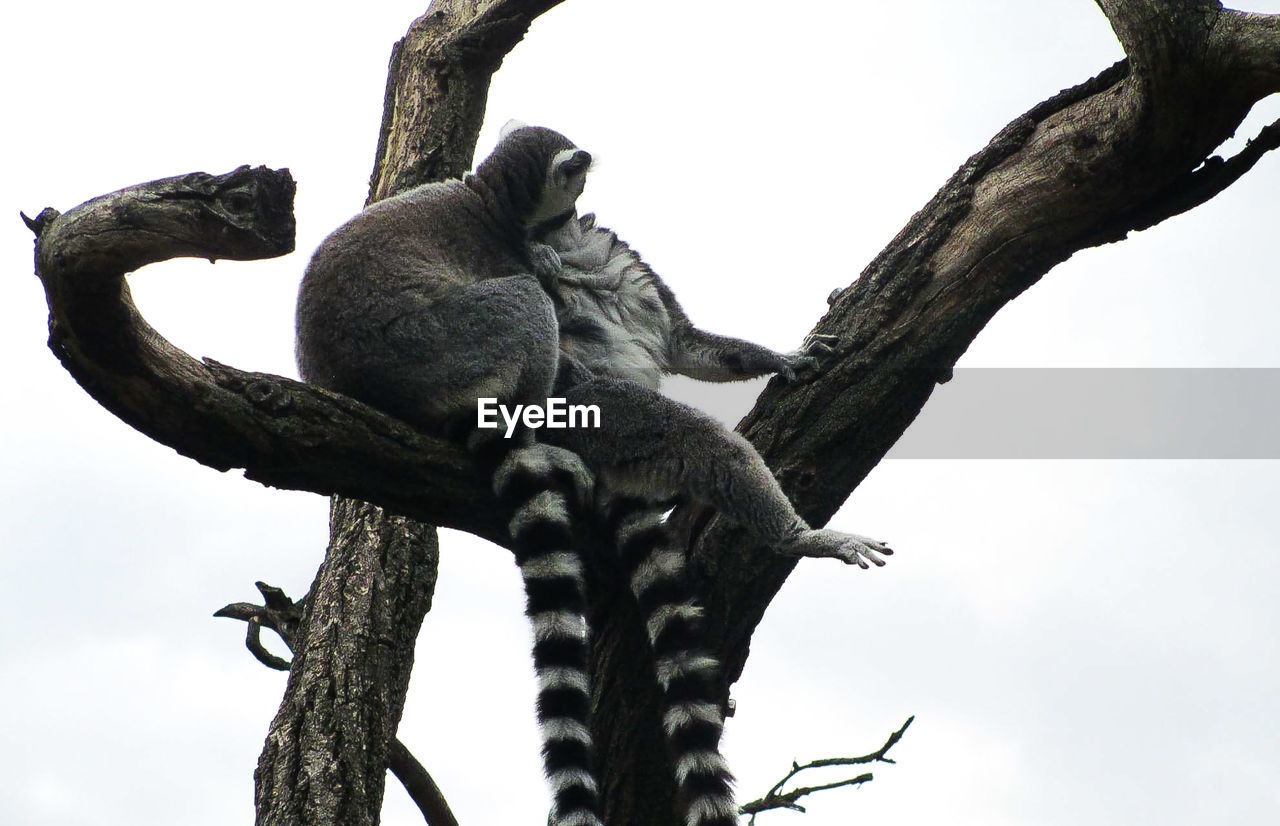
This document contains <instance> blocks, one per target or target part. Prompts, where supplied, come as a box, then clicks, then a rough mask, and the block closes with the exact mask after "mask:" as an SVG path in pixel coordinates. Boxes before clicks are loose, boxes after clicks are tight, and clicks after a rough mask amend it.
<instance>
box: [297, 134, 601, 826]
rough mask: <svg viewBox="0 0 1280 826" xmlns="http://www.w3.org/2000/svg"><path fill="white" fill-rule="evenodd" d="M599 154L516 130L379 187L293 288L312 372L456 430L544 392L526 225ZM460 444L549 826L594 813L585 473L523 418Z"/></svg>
mask: <svg viewBox="0 0 1280 826" xmlns="http://www.w3.org/2000/svg"><path fill="white" fill-rule="evenodd" d="M590 163H591V156H590V155H589V154H587V153H586V152H584V151H582V150H580V149H578V148H577V147H575V146H574V145H573V144H572V143H571V142H570V141H569V140H568V139H567V138H565V137H564V136H562V135H560V134H558V133H556V132H552V131H551V130H547V129H521V130H518V131H515V132H513V133H511V134H508V135H506V136H504V137H503V139H502V140H501V141H500V142H499V144H498V146H497V148H496V149H494V151H493V153H492V154H491V155H490V156H489V157H488V158H486V159H485V160H484V162H482V163H481V164H480V165H479V167H477V169H476V171H475V173H474V174H473V175H468V176H467V177H466V178H464V179H463V180H453V181H447V182H444V183H435V184H427V185H425V186H421V187H418V188H416V189H413V190H410V191H408V192H405V193H403V194H401V195H398V196H395V197H393V198H388V199H386V200H384V201H380V202H378V203H375V204H373V205H371V206H370V207H369V208H367V209H366V210H365V211H364V212H362V213H360V214H359V215H357V216H355V217H354V218H352V219H351V220H350V221H348V222H347V223H346V224H344V225H343V226H341V227H339V228H338V229H337V230H335V231H334V232H333V233H332V234H331V235H330V236H329V237H328V238H326V239H325V240H324V241H323V242H322V243H321V244H320V247H319V248H318V249H317V250H316V252H315V254H314V256H313V257H312V259H311V263H310V264H309V265H308V267H307V271H306V274H305V276H304V277H303V281H302V286H301V289H300V291H299V296H298V314H297V332H298V340H297V355H298V367H299V371H300V372H301V374H302V376H303V378H305V379H306V380H308V381H310V382H313V383H315V384H318V385H321V386H322V387H326V388H328V389H330V390H335V391H338V392H340V393H345V394H347V395H350V396H353V397H355V398H357V399H360V400H362V401H364V402H367V403H369V404H371V405H373V406H375V407H378V408H381V409H383V410H385V411H387V412H389V413H392V414H393V415H396V416H398V417H400V418H402V419H404V420H406V421H408V422H411V423H413V424H415V425H418V426H420V427H423V428H424V429H427V430H430V431H435V432H441V433H448V434H454V433H457V432H458V430H459V429H460V428H462V427H465V426H466V425H467V424H468V423H470V424H474V423H475V421H476V400H477V399H478V398H480V397H495V398H497V399H498V400H499V401H501V402H502V403H503V404H507V405H513V404H539V405H542V404H545V403H546V400H547V397H548V396H549V395H550V393H551V390H552V382H553V380H554V378H555V374H556V366H557V362H558V354H557V348H558V340H559V339H558V332H557V326H556V318H555V311H554V309H553V308H552V304H551V301H550V300H549V299H548V297H547V294H546V292H545V291H544V290H543V288H542V286H541V285H540V284H539V282H538V280H536V279H535V278H534V277H531V276H530V275H529V274H530V273H538V274H539V275H540V276H542V277H545V276H546V275H547V272H548V271H547V269H546V266H545V263H546V261H545V260H544V259H545V258H546V256H547V253H548V251H547V249H546V248H545V247H540V246H538V245H533V244H530V243H529V235H530V229H531V228H532V227H534V226H535V225H537V224H538V223H540V222H542V221H544V220H545V219H547V218H548V217H551V216H554V215H557V214H561V213H563V212H564V211H565V210H572V209H573V204H574V201H575V199H576V198H577V197H578V195H579V194H580V193H581V192H582V187H583V184H584V181H585V175H586V171H587V167H588V166H590ZM550 257H551V258H552V259H554V255H553V254H552V255H551V256H550ZM468 446H469V448H470V449H471V450H472V451H473V453H474V454H475V456H476V458H477V460H478V461H479V462H480V464H481V465H482V466H483V467H484V468H485V469H486V471H487V472H489V473H491V474H492V475H493V481H494V489H495V492H496V493H497V494H498V496H499V498H500V500H501V501H502V502H503V504H504V505H506V506H507V507H508V508H509V510H510V526H511V535H512V540H513V546H514V550H515V554H516V560H517V562H518V563H519V565H520V572H521V576H522V578H523V580H524V586H525V593H526V602H527V613H528V615H529V617H530V619H531V621H532V624H533V630H534V648H533V659H534V668H535V670H536V672H537V678H538V681H539V693H538V720H539V724H540V726H541V728H542V732H543V755H544V765H545V769H546V773H547V777H548V781H549V783H550V785H551V789H552V794H553V798H554V804H553V805H554V809H553V819H554V824H555V826H599V824H600V818H599V808H600V807H599V799H598V798H599V793H598V790H597V787H596V782H595V780H594V778H593V775H592V768H591V737H590V734H589V730H588V728H587V726H588V716H587V715H588V709H589V708H590V705H591V698H590V694H589V693H588V685H587V670H586V666H587V629H586V621H585V619H584V615H583V612H584V610H585V600H584V594H583V575H582V561H581V559H580V557H579V556H578V554H577V552H576V551H575V549H574V548H573V547H572V543H571V541H570V521H569V520H570V514H571V512H572V510H573V508H574V507H575V504H576V502H577V501H579V500H582V499H583V498H584V497H586V496H587V495H588V488H589V486H590V484H591V477H590V474H589V473H588V472H587V470H586V469H585V467H584V466H583V465H582V463H581V461H580V460H579V459H578V458H577V457H575V456H573V455H572V454H571V453H569V452H567V451H565V450H563V449H560V448H555V447H552V446H549V445H542V444H537V443H535V442H534V440H533V438H532V434H531V433H530V431H528V430H520V431H518V432H517V433H516V435H515V437H514V438H512V439H504V438H502V437H501V435H500V431H494V430H487V431H486V430H478V429H472V430H471V431H470V433H469V437H468Z"/></svg>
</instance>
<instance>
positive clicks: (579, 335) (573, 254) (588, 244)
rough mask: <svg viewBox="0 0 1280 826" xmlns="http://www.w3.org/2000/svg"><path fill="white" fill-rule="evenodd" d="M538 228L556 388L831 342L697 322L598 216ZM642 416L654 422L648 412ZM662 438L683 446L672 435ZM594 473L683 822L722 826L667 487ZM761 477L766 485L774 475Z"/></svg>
mask: <svg viewBox="0 0 1280 826" xmlns="http://www.w3.org/2000/svg"><path fill="white" fill-rule="evenodd" d="M537 238H538V240H541V241H544V242H545V243H546V244H548V245H550V247H551V248H552V249H553V250H554V251H555V252H556V253H557V255H558V257H559V261H560V272H559V274H558V277H557V278H556V280H555V283H554V285H552V286H550V287H549V292H550V293H551V294H552V297H553V298H554V299H555V303H556V316H557V320H558V322H559V326H560V351H561V354H562V359H561V376H560V386H561V388H562V389H563V388H566V387H567V388H572V387H573V386H574V385H575V384H576V383H577V382H580V381H588V383H590V382H589V378H588V377H592V376H595V377H600V376H604V377H612V378H616V379H623V380H629V382H635V383H637V384H640V385H643V386H644V387H646V388H649V389H651V390H656V389H657V388H658V386H659V383H660V380H661V377H662V376H663V375H669V374H673V373H674V374H682V375H686V376H689V377H691V378H695V379H701V380H704V381H734V380H741V379H748V378H752V377H755V376H760V375H764V374H767V373H779V374H782V375H783V376H785V377H786V378H788V379H793V378H795V375H796V373H797V372H798V371H802V370H806V369H810V368H813V367H815V366H816V365H817V362H818V359H819V358H820V357H821V356H824V355H826V354H829V353H830V352H831V347H830V343H829V342H833V341H834V337H814V338H812V339H810V340H809V342H808V343H807V344H806V346H804V347H802V348H801V349H800V350H798V351H796V352H794V353H789V354H783V353H776V352H774V351H773V350H770V349H768V348H766V347H762V346H760V345H758V344H753V343H751V342H749V341H743V340H741V339H736V338H729V337H727V336H720V335H716V334H714V333H708V332H705V331H703V330H700V329H698V328H697V327H695V326H694V325H693V324H692V322H690V321H689V318H688V316H687V315H685V313H684V311H683V309H681V307H680V304H679V302H677V301H676V298H675V295H674V294H673V293H672V292H671V290H670V289H668V288H667V286H666V284H665V283H663V281H662V279H661V278H659V277H658V275H657V274H656V273H655V272H654V271H653V270H652V269H651V268H650V267H649V266H648V265H647V264H645V262H644V261H643V260H642V259H641V258H640V256H639V255H638V254H637V253H636V252H635V251H634V250H633V249H632V248H631V247H630V246H629V245H628V244H627V243H626V242H624V241H622V240H621V239H619V238H618V236H617V234H616V233H614V232H613V231H612V230H609V229H606V228H604V227H601V226H597V225H596V223H595V218H594V216H592V215H587V216H584V217H582V218H578V217H577V216H576V215H574V214H568V215H564V216H560V220H559V221H552V222H549V223H548V224H547V225H546V226H544V227H542V228H541V232H540V233H539V234H538V236H537ZM631 396H632V398H633V399H634V398H641V397H643V398H647V399H649V401H650V403H651V404H653V406H654V408H657V409H659V410H660V411H661V412H662V413H663V414H664V415H668V416H674V417H678V418H680V419H682V420H683V421H685V422H686V424H685V425H684V428H685V429H689V426H688V424H687V422H691V421H695V420H697V419H699V418H701V414H699V413H698V412H697V411H694V410H692V409H691V408H687V407H684V406H683V405H679V404H678V403H676V402H674V401H671V400H667V399H665V398H663V397H657V398H661V399H662V401H661V403H659V402H657V401H656V400H655V399H654V397H656V394H649V393H644V392H643V391H641V390H640V388H635V390H634V391H633V392H632V393H631ZM614 412H618V411H614ZM605 415H606V417H607V416H608V415H609V413H608V412H606V414H605ZM649 417H650V418H653V419H656V420H659V421H660V420H661V416H652V413H650V414H649ZM700 426H701V428H704V429H708V430H715V429H719V430H720V438H721V439H722V440H723V441H722V444H726V445H727V444H733V445H734V446H735V447H738V448H739V449H740V450H741V451H742V456H743V458H744V459H745V461H746V464H748V465H750V466H754V467H755V468H756V469H757V472H758V469H759V468H762V467H763V465H764V462H763V460H761V459H760V457H759V456H758V455H757V454H756V453H755V450H754V449H753V448H751V447H750V445H749V444H748V443H747V442H746V440H744V439H741V437H739V436H737V435H736V434H732V433H730V432H728V431H727V430H724V429H723V428H720V427H719V425H718V424H716V423H714V422H711V421H710V420H704V421H703V422H702V423H701V425H700ZM655 435H656V434H655ZM595 441H597V442H598V441H599V439H597V440H595ZM667 441H670V442H672V443H673V444H676V445H677V446H683V444H684V443H683V442H682V440H680V439H671V438H668V439H667ZM565 444H566V445H567V446H570V447H571V449H573V450H576V451H580V452H582V454H583V455H584V457H585V458H587V460H588V462H589V463H593V459H596V460H597V461H598V457H596V456H593V455H592V451H591V450H590V449H589V446H587V445H583V444H579V443H577V442H576V441H573V440H569V441H567V442H565ZM671 460H672V461H674V462H680V461H683V460H684V457H682V456H679V455H672V457H671ZM765 473H767V471H765ZM769 480H770V482H772V477H771V476H770V477H769ZM601 481H602V483H603V484H602V485H601V486H600V490H599V491H598V494H599V499H600V501H601V502H602V504H603V511H604V513H605V517H606V524H607V525H608V527H609V528H610V529H611V530H612V532H613V536H614V542H615V544H616V546H617V551H618V555H619V560H620V562H621V563H622V566H623V570H624V572H625V573H626V575H627V576H628V578H629V585H630V587H631V591H632V593H633V595H634V596H635V598H636V601H637V603H638V604H639V606H640V609H641V611H642V614H643V616H644V621H645V627H646V631H647V633H648V637H649V642H650V646H651V648H652V649H653V656H654V663H655V671H656V674H657V677H658V683H659V686H660V688H661V689H662V695H663V728H664V729H665V733H666V735H667V740H668V743H669V744H670V748H671V752H672V759H673V762H674V764H675V769H676V778H677V781H678V784H679V787H680V794H681V798H682V799H683V801H684V804H685V807H686V823H687V824H690V825H691V826H730V824H734V823H736V822H737V817H736V815H737V806H736V804H735V803H734V797H733V791H732V788H731V786H730V781H731V777H730V774H729V771H728V767H727V766H726V765H725V763H724V760H723V758H722V757H721V756H720V754H719V742H720V736H721V732H722V728H723V721H722V716H721V709H720V704H719V701H720V697H721V694H722V687H721V683H720V674H719V671H720V664H719V662H718V661H717V660H716V659H715V658H714V657H713V656H711V655H709V654H707V653H705V652H704V651H703V650H702V645H703V644H702V640H701V628H700V625H701V622H700V621H701V609H700V608H699V607H698V604H697V601H696V599H695V595H694V593H693V589H692V587H691V584H690V582H689V580H688V576H687V573H686V558H685V553H684V550H683V548H682V547H681V546H680V545H679V539H678V537H676V536H675V535H674V534H673V533H672V531H671V530H670V529H669V527H668V526H667V524H666V522H665V520H664V519H663V511H664V509H665V508H666V506H667V505H668V504H669V503H668V502H667V501H665V500H664V494H667V493H670V492H671V491H670V489H669V488H667V487H664V486H662V485H654V484H652V483H650V484H647V485H646V484H644V483H642V484H640V485H637V484H635V481H634V480H633V479H632V478H630V477H629V475H628V474H627V473H626V472H623V473H621V474H619V473H617V472H616V470H615V471H614V472H612V473H611V472H610V471H609V470H605V471H603V472H602V473H601ZM772 487H773V488H774V489H775V490H776V484H775V485H773V486H772ZM702 495H703V496H704V497H705V496H706V493H705V492H703V494H702ZM778 495H779V496H780V495H781V494H780V492H779V493H778ZM695 496H697V494H695ZM862 541H863V542H864V543H865V545H866V552H865V553H864V554H862V555H855V556H854V557H853V558H852V559H851V560H848V561H852V562H856V563H857V564H858V565H860V566H862V567H864V568H865V567H867V566H868V562H871V563H873V564H876V565H883V564H884V562H883V560H881V559H880V558H879V557H878V556H877V555H876V553H875V552H876V551H879V552H880V553H885V554H889V553H892V551H890V550H889V549H888V548H886V547H884V546H883V545H882V544H880V543H876V542H873V541H871V540H862Z"/></svg>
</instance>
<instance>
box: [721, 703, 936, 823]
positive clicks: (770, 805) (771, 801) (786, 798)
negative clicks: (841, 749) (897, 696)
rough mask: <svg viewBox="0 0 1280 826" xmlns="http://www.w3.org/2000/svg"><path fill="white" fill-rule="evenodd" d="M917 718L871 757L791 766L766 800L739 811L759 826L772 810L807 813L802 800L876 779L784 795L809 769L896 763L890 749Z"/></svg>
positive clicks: (864, 775)
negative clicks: (760, 817) (762, 815)
mask: <svg viewBox="0 0 1280 826" xmlns="http://www.w3.org/2000/svg"><path fill="white" fill-rule="evenodd" d="M915 719H916V718H915V717H914V716H911V717H908V718H907V721H906V722H905V723H903V724H902V726H901V727H900V728H899V729H898V730H897V731H895V732H894V733H893V734H890V735H889V739H888V740H885V741H884V745H883V746H881V747H880V748H878V749H876V750H875V751H873V752H872V753H870V754H864V755H863V756H861V757H827V758H824V759H822V760H814V761H812V762H810V763H805V764H804V765H800V764H799V763H792V764H791V771H789V772H787V774H786V776H784V777H783V778H782V779H781V780H779V781H778V782H777V783H775V784H774V785H773V788H772V789H770V790H769V791H768V792H766V793H765V795H764V797H761V798H760V799H758V800H753V801H751V802H750V803H744V804H743V805H742V806H741V807H740V811H741V812H742V814H744V815H750V816H751V820H750V821H749V823H750V824H752V826H754V824H755V822H756V815H758V814H760V813H761V812H767V811H769V810H770V809H791V810H792V811H796V812H804V810H805V809H804V806H801V805H800V803H799V802H798V801H799V800H800V798H802V797H805V796H807V795H811V794H813V793H814V792H825V791H829V790H831V789H839V788H843V787H845V786H861V785H862V784H863V783H868V782H870V781H871V780H873V779H874V776H873V775H872V774H871V772H864V773H862V774H859V775H857V776H856V777H850V778H848V779H845V780H836V781H833V782H830V783H820V784H818V785H815V786H798V787H796V788H794V789H791V790H790V791H783V789H784V788H785V787H786V785H787V784H788V783H790V782H791V780H792V779H793V778H795V777H796V775H798V774H800V773H801V772H804V771H808V770H810V769H824V768H830V767H832V766H865V765H867V764H868V763H893V762H894V760H893V759H891V758H890V757H889V756H888V754H889V749H891V748H893V747H894V746H895V745H897V743H898V741H899V740H901V739H902V735H903V734H905V733H906V731H907V728H908V727H909V726H910V725H911V724H912V723H913V722H914V721H915Z"/></svg>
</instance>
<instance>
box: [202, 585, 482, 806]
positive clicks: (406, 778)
mask: <svg viewBox="0 0 1280 826" xmlns="http://www.w3.org/2000/svg"><path fill="white" fill-rule="evenodd" d="M254 585H256V586H257V588H258V592H259V593H261V594H262V601H263V604H262V605H254V604H253V603H251V602H233V603H231V604H230V605H226V606H223V607H222V608H220V609H218V610H217V611H215V612H214V614H213V615H214V616H215V617H226V618H228V619H235V620H240V621H241V622H243V623H245V624H246V625H248V631H247V632H246V634H245V641H244V644H245V647H246V648H248V649H249V653H251V654H253V656H254V659H256V660H257V661H258V662H260V663H262V664H263V665H265V666H266V667H267V668H274V669H276V670H277V671H288V670H289V666H290V662H289V661H288V660H286V659H284V658H283V657H277V656H276V655H275V654H272V653H271V652H270V651H268V650H267V649H266V647H265V646H264V645H263V644H262V629H263V628H266V629H269V630H271V631H274V632H276V634H277V635H278V636H279V637H280V639H281V641H283V642H284V644H285V645H286V646H287V647H288V648H289V651H290V652H292V651H293V643H294V635H295V634H296V633H297V630H298V628H299V627H300V626H301V625H302V611H303V608H304V606H305V605H306V601H307V598H306V597H305V596H304V597H303V598H302V599H300V600H298V601H297V602H294V601H293V600H291V599H289V597H288V596H287V595H286V594H285V592H284V591H282V590H281V589H279V588H276V587H275V586H272V585H268V584H266V583H265V582H255V583H254ZM387 768H388V769H390V770H391V773H392V774H394V775H395V776H396V779H397V780H399V781H400V783H401V784H402V785H403V786H404V789H405V791H407V792H408V793H409V797H410V798H411V799H412V800H413V802H414V803H415V804H417V806H418V810H419V811H420V812H422V817H423V819H424V820H425V821H426V822H427V826H458V819H457V818H455V817H454V816H453V812H452V811H451V810H450V809H449V803H448V801H446V800H445V798H444V795H443V794H442V793H441V792H440V787H439V786H437V785H436V782H435V780H434V779H432V777H431V775H430V773H428V772H427V770H426V768H425V767H423V765H422V764H421V763H420V762H418V759H417V758H416V757H414V756H413V754H412V753H411V752H410V751H409V749H408V748H406V747H405V745H404V743H401V742H400V741H399V740H398V739H393V740H392V741H391V745H390V753H389V754H388V755H387Z"/></svg>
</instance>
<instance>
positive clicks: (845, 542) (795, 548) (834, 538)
mask: <svg viewBox="0 0 1280 826" xmlns="http://www.w3.org/2000/svg"><path fill="white" fill-rule="evenodd" d="M780 550H782V551H783V552H784V553H788V554H794V555H796V556H813V557H826V556H830V557H835V558H836V559H839V560H842V561H843V562H845V564H848V565H857V566H858V567H859V568H862V569H864V570H865V569H866V568H869V567H870V566H871V565H875V566H876V567H880V566H882V565H884V563H885V561H884V560H883V559H881V556H882V555H883V556H892V555H893V550H892V549H890V548H889V546H888V545H886V544H885V543H883V542H877V541H876V540H874V539H868V538H867V537H865V536H859V535H858V534H856V533H841V532H840V531H828V530H806V531H804V532H802V533H800V534H799V535H797V536H796V538H795V539H792V540H791V541H790V542H788V543H787V544H785V545H783V546H782V547H781V549H780ZM868 563H870V564H868Z"/></svg>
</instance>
